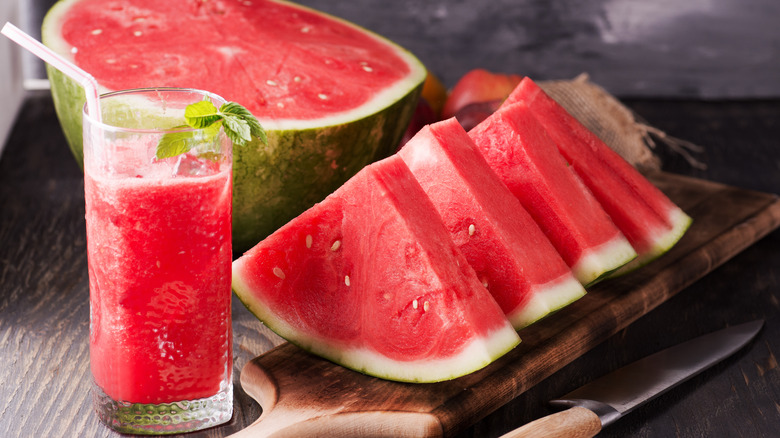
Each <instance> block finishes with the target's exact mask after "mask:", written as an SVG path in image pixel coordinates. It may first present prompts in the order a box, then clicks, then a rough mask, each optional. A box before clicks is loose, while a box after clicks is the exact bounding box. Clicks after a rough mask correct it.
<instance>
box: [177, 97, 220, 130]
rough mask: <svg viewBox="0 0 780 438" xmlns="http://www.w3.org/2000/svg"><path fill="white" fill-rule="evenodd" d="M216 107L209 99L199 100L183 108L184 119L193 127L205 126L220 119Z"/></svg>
mask: <svg viewBox="0 0 780 438" xmlns="http://www.w3.org/2000/svg"><path fill="white" fill-rule="evenodd" d="M220 118H221V117H220V115H219V111H217V107H215V106H214V104H213V103H211V101H210V100H201V101H200V102H195V103H193V104H191V105H187V108H185V109H184V119H185V120H187V124H188V125H190V126H192V127H193V128H198V129H200V128H205V127H206V126H209V125H211V124H212V123H214V122H216V121H218V120H219V119H220Z"/></svg>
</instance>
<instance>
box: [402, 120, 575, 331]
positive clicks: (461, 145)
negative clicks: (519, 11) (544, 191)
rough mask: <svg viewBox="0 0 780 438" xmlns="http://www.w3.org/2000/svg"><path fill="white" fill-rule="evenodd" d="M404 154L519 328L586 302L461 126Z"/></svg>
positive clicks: (416, 140) (428, 132)
mask: <svg viewBox="0 0 780 438" xmlns="http://www.w3.org/2000/svg"><path fill="white" fill-rule="evenodd" d="M399 155H400V156H401V158H403V160H404V161H405V162H406V164H407V165H408V166H409V169H410V170H411V171H412V173H413V174H414V176H415V177H416V178H417V180H418V181H419V182H420V185H422V187H423V189H424V190H425V193H426V194H427V195H428V197H429V198H430V199H431V201H432V202H433V205H434V206H435V207H436V209H437V210H438V212H439V214H440V215H441V216H442V219H443V220H444V224H445V225H446V226H447V229H448V230H449V231H450V235H451V236H452V239H453V241H454V242H455V244H456V245H457V246H458V248H459V249H460V250H461V251H462V252H463V254H464V255H465V256H466V260H468V262H469V264H471V267H473V268H474V270H475V271H476V273H477V276H478V277H479V279H480V280H481V281H482V283H483V284H484V285H485V287H487V289H488V290H489V291H490V293H491V295H493V298H495V300H496V302H498V304H499V305H500V306H501V309H502V310H503V311H504V313H505V314H506V315H507V318H508V319H509V321H510V322H511V323H512V325H513V326H514V327H515V329H517V330H520V329H522V328H523V327H526V326H527V325H529V324H531V323H533V322H535V321H537V320H539V319H541V318H543V317H544V316H546V315H547V314H549V313H550V312H553V311H555V310H558V309H560V308H561V307H563V306H565V305H567V304H569V303H571V302H573V301H575V300H577V299H579V298H580V297H582V296H583V295H585V289H584V288H583V287H582V285H581V284H580V282H579V281H578V280H577V279H576V278H575V277H574V275H573V274H572V271H571V269H570V268H569V266H567V265H566V262H564V261H563V259H562V258H561V256H560V255H559V254H558V251H556V250H555V248H554V247H553V246H552V244H551V243H550V241H549V240H548V239H547V237H546V236H545V235H544V233H543V232H542V230H541V229H540V228H539V226H538V225H537V224H536V222H534V220H533V218H532V217H531V216H530V215H529V214H528V212H526V210H525V208H523V206H522V205H521V204H520V201H519V200H518V199H517V198H515V196H514V195H512V193H511V192H510V191H509V189H507V187H506V186H505V185H504V184H503V183H502V182H501V180H499V179H498V175H496V173H495V172H493V170H492V169H491V168H490V165H489V164H488V163H487V161H485V158H484V157H482V155H481V154H480V152H479V151H478V150H477V147H476V145H474V142H473V141H472V140H471V138H470V137H469V135H468V134H467V133H466V131H465V130H464V129H463V127H462V126H461V125H460V123H459V122H458V120H456V119H455V118H450V119H448V120H445V121H442V122H437V123H434V124H431V125H428V126H426V127H424V128H423V129H422V130H421V131H420V132H418V133H417V134H416V135H415V136H414V137H413V138H412V139H411V140H410V141H409V142H407V143H406V145H404V147H403V148H402V149H401V150H400V152H399Z"/></svg>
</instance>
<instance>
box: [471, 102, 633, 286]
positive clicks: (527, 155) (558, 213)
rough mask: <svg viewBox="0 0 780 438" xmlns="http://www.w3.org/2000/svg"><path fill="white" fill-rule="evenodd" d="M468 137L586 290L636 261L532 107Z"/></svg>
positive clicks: (510, 112) (499, 116)
mask: <svg viewBox="0 0 780 438" xmlns="http://www.w3.org/2000/svg"><path fill="white" fill-rule="evenodd" d="M469 136H470V137H471V138H472V139H473V140H474V142H475V143H476V145H477V146H478V148H479V149H480V151H481V152H482V155H483V156H484V157H485V159H486V160H487V162H488V163H489V164H490V167H491V168H493V170H494V171H495V172H496V173H497V174H498V176H499V178H500V179H501V181H502V182H503V183H504V184H505V185H506V186H507V187H508V188H509V190H510V191H511V192H512V193H513V194H514V195H515V196H516V197H517V198H518V199H519V200H520V203H521V204H522V205H523V206H524V207H525V208H526V210H528V212H529V213H530V214H531V216H532V217H533V218H534V220H535V221H536V223H537V224H539V226H540V227H541V228H542V230H543V231H544V233H545V234H546V235H547V237H548V238H549V239H550V241H551V242H552V244H553V246H555V248H556V249H557V250H558V252H559V253H560V254H561V256H562V257H563V259H564V260H565V261H566V263H567V264H568V265H569V266H570V267H571V268H572V271H573V272H574V275H575V276H576V277H577V279H578V280H579V281H580V282H581V283H582V284H584V285H590V284H593V283H594V282H595V281H597V280H599V279H601V278H603V277H604V276H606V275H609V274H610V273H611V272H613V271H614V270H616V269H618V268H620V267H621V266H623V265H625V264H626V263H628V262H629V261H631V260H632V259H633V258H634V257H636V252H635V251H634V249H633V248H632V247H631V245H630V243H629V242H628V240H626V238H625V236H623V234H622V233H621V232H620V230H618V229H617V227H615V225H614V224H613V223H612V221H611V220H610V218H609V216H607V214H606V213H605V212H604V210H603V209H602V208H601V205H599V203H598V201H597V200H596V199H595V198H594V197H593V195H592V194H591V193H590V192H589V191H588V189H587V188H586V187H585V186H584V184H583V183H582V181H581V180H580V179H579V178H578V177H577V175H576V174H575V173H574V172H573V171H572V169H571V168H570V167H569V166H568V165H567V164H566V161H565V159H564V158H563V157H562V156H561V154H560V153H559V152H558V150H557V147H556V146H555V144H554V143H553V142H552V140H551V139H550V138H549V137H548V136H547V133H546V132H545V130H544V128H543V127H542V125H541V124H539V122H538V121H537V120H536V118H535V117H534V116H533V114H532V113H531V111H530V109H529V108H528V106H527V105H525V104H524V103H522V102H521V103H516V104H513V105H508V106H502V107H501V108H500V109H499V111H497V112H495V113H493V114H492V115H491V116H490V117H488V118H487V119H485V120H484V121H482V122H481V123H480V124H479V125H477V126H476V127H474V128H473V129H472V130H471V131H469Z"/></svg>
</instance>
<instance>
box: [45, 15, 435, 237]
mask: <svg viewBox="0 0 780 438" xmlns="http://www.w3.org/2000/svg"><path fill="white" fill-rule="evenodd" d="M77 1H78V0H60V1H58V2H57V3H56V4H55V5H54V6H52V8H51V9H50V10H49V12H48V13H47V14H46V17H45V18H44V21H43V26H42V40H43V42H44V44H46V45H47V46H49V47H50V48H52V49H53V50H54V51H55V52H58V53H60V54H61V55H63V56H66V57H68V56H70V54H69V52H68V48H67V47H65V46H64V45H63V44H62V41H61V40H60V39H59V37H58V30H59V28H60V24H59V22H60V19H61V17H62V16H63V14H64V13H65V12H67V10H68V7H69V5H71V4H72V3H74V2H77ZM279 3H284V4H288V5H291V6H293V7H296V8H300V9H305V10H311V11H314V10H312V9H309V8H306V7H303V6H300V5H296V4H292V3H287V2H279ZM314 12H316V13H318V14H321V15H323V16H327V17H328V18H329V19H332V20H334V21H338V22H341V23H344V24H346V25H349V26H352V27H354V28H357V29H360V30H361V31H362V32H364V33H366V34H368V35H371V36H372V37H374V38H376V39H377V40H378V41H380V42H381V43H383V44H385V45H387V46H389V47H393V48H394V49H395V50H396V53H397V54H398V55H399V56H400V57H402V58H403V59H405V60H406V62H407V64H408V65H409V68H410V74H409V75H408V76H407V77H406V79H404V80H403V81H400V82H399V83H398V84H396V85H395V86H394V87H392V88H390V89H387V90H385V91H383V92H381V93H379V94H378V95H377V96H376V97H375V98H374V99H373V100H372V101H371V102H369V103H367V104H365V105H363V106H361V107H360V108H358V109H357V110H353V111H347V112H343V113H339V114H336V115H334V116H333V117H328V118H324V119H318V120H316V121H294V120H263V119H260V121H261V123H262V124H263V127H264V128H265V129H266V132H267V134H268V143H267V145H263V144H261V143H260V142H259V140H257V139H254V140H253V141H252V142H250V143H249V144H247V145H246V146H245V147H243V148H234V151H233V162H234V168H233V249H234V251H236V252H242V251H245V250H247V249H249V248H250V247H252V246H253V245H254V244H256V243H257V242H259V241H260V240H262V239H263V238H264V237H266V236H267V235H269V234H271V233H272V232H273V231H274V230H276V229H277V228H279V227H280V226H282V225H284V224H285V223H287V222H288V221H289V220H291V219H292V218H294V217H295V216H297V215H298V214H300V213H302V212H303V211H304V210H306V209H307V208H309V207H311V206H312V205H313V204H314V203H316V202H319V201H320V200H322V199H324V198H325V197H326V196H327V195H329V194H330V193H331V192H333V191H334V190H335V189H336V188H338V187H339V186H340V185H341V184H343V183H344V182H345V181H346V180H347V179H349V178H350V177H351V176H352V175H354V174H355V173H357V171H358V170H360V169H361V168H362V167H364V166H365V165H367V164H370V163H371V162H374V161H376V160H379V159H381V158H384V157H387V156H389V155H390V154H392V153H393V152H394V151H395V149H396V148H397V146H398V144H399V142H400V140H401V138H402V136H403V134H404V131H405V130H406V127H407V125H408V123H409V120H411V118H412V115H413V113H414V110H415V108H416V105H417V101H418V99H419V97H420V94H421V92H422V86H423V83H424V81H425V77H426V74H427V71H426V69H425V67H424V66H423V65H422V63H420V61H419V60H418V59H417V58H416V57H415V56H414V55H413V54H411V53H410V52H408V51H407V50H405V49H404V48H402V47H400V46H398V45H397V44H395V43H393V42H392V41H389V40H387V39H385V38H383V37H381V36H379V35H377V34H375V33H373V32H371V31H369V30H366V29H364V28H361V27H359V26H357V25H355V24H353V23H350V22H347V21H345V20H343V19H340V18H338V17H333V16H330V15H328V14H324V13H322V12H319V11H314ZM46 72H47V75H48V77H49V82H50V84H51V93H52V98H53V101H54V108H55V111H56V114H57V117H58V118H59V120H60V125H61V127H62V130H63V133H64V135H65V138H66V140H67V142H68V145H69V147H70V149H71V152H72V153H73V156H74V157H75V158H76V160H77V162H78V164H79V165H80V166H83V152H82V128H81V112H82V108H83V106H84V103H85V101H86V98H85V94H84V90H83V88H82V87H81V86H80V85H79V84H78V83H77V82H76V81H74V80H72V79H70V78H69V77H67V76H66V75H64V74H63V73H61V72H60V71H59V70H57V69H55V68H53V67H51V66H49V65H47V67H46ZM107 91H112V90H108V89H105V88H102V87H101V89H100V92H101V93H104V92H107ZM206 91H208V90H206ZM239 103H240V102H239Z"/></svg>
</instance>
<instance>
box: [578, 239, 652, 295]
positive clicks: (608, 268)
mask: <svg viewBox="0 0 780 438" xmlns="http://www.w3.org/2000/svg"><path fill="white" fill-rule="evenodd" d="M636 256H637V254H636V251H635V250H634V247H633V246H631V244H630V243H629V242H628V240H626V238H625V237H624V236H623V234H622V233H619V234H618V235H617V237H615V238H614V239H611V240H609V241H607V242H604V243H602V244H601V245H599V246H596V247H592V248H588V250H587V251H586V252H585V253H583V254H582V255H581V256H580V257H579V258H578V259H577V263H575V264H574V266H572V267H571V270H572V272H574V276H575V277H577V279H578V280H580V282H581V283H582V284H583V285H584V286H585V287H586V288H587V287H590V286H593V285H594V284H596V283H598V282H599V281H601V280H604V279H606V278H609V277H610V276H611V275H613V274H614V273H615V272H616V271H618V270H619V269H620V268H622V267H623V266H625V265H627V264H629V263H631V262H632V261H633V260H636Z"/></svg>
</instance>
